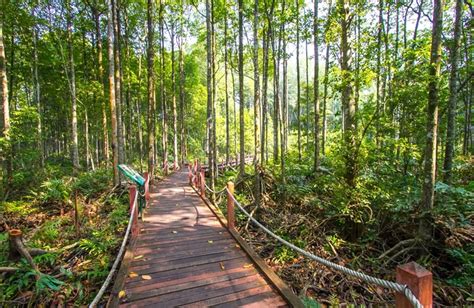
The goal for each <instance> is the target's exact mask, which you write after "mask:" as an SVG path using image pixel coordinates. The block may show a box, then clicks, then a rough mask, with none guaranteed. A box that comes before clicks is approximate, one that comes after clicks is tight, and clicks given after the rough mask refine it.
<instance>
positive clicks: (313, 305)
mask: <svg viewBox="0 0 474 308" xmlns="http://www.w3.org/2000/svg"><path fill="white" fill-rule="evenodd" d="M303 305H304V306H305V307H306V308H319V307H321V305H320V304H319V303H318V302H317V301H315V300H314V299H312V298H310V297H304V298H303Z"/></svg>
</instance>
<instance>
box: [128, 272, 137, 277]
mask: <svg viewBox="0 0 474 308" xmlns="http://www.w3.org/2000/svg"><path fill="white" fill-rule="evenodd" d="M128 277H130V278H135V277H138V274H137V273H135V272H130V274H128Z"/></svg>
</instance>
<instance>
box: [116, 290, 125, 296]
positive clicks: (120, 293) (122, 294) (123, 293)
mask: <svg viewBox="0 0 474 308" xmlns="http://www.w3.org/2000/svg"><path fill="white" fill-rule="evenodd" d="M125 295H127V294H126V293H125V291H124V290H121V291H120V292H119V294H118V296H119V298H124V297H125Z"/></svg>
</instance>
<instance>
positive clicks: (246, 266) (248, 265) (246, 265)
mask: <svg viewBox="0 0 474 308" xmlns="http://www.w3.org/2000/svg"><path fill="white" fill-rule="evenodd" d="M251 267H253V264H252V263H247V264H245V265H244V268H251Z"/></svg>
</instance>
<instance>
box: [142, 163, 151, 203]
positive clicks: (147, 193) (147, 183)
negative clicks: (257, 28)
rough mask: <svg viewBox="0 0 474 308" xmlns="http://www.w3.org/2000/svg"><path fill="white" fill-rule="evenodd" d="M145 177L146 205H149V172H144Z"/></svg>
mask: <svg viewBox="0 0 474 308" xmlns="http://www.w3.org/2000/svg"><path fill="white" fill-rule="evenodd" d="M143 177H144V178H145V207H148V201H150V178H149V177H148V172H145V173H143Z"/></svg>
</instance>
